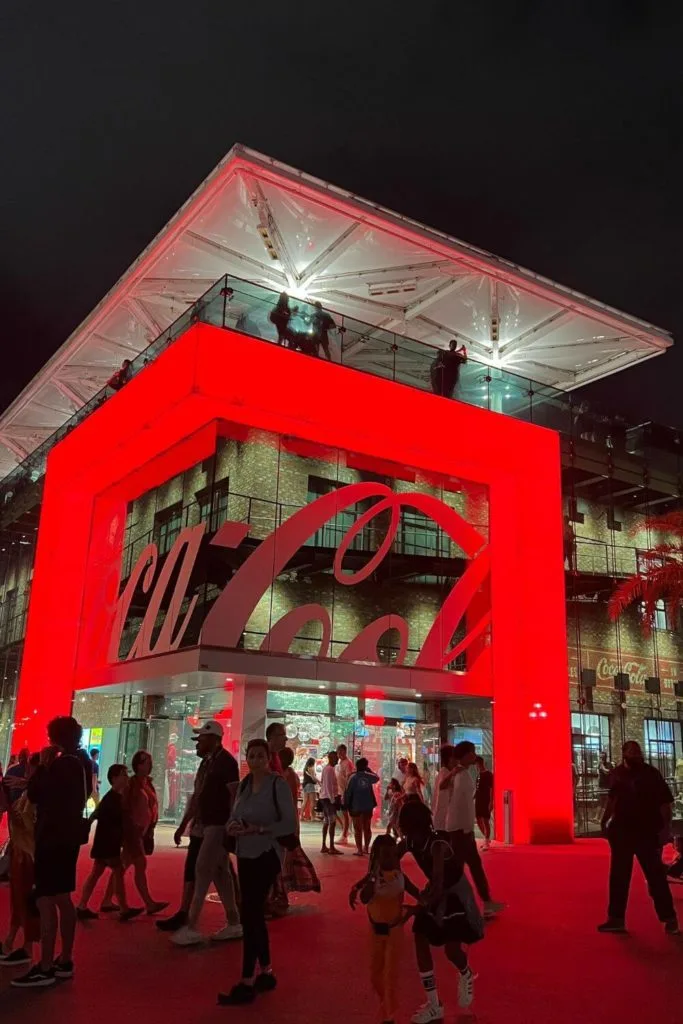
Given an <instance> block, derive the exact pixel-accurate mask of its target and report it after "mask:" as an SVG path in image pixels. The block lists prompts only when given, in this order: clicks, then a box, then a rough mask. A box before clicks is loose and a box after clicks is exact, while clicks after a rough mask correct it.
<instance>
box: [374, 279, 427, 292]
mask: <svg viewBox="0 0 683 1024" xmlns="http://www.w3.org/2000/svg"><path fill="white" fill-rule="evenodd" d="M414 291H417V281H382V282H380V283H378V284H369V285H368V293H369V294H370V295H400V294H401V293H402V292H414Z"/></svg>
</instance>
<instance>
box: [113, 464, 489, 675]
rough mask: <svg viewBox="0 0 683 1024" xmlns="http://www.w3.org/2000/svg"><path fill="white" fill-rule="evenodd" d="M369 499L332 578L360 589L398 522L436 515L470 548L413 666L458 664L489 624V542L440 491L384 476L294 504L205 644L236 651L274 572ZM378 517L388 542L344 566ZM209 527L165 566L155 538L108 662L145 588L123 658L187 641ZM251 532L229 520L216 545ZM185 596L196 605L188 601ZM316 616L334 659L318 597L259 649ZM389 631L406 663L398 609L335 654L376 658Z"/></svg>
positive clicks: (284, 647)
mask: <svg viewBox="0 0 683 1024" xmlns="http://www.w3.org/2000/svg"><path fill="white" fill-rule="evenodd" d="M368 501H373V502H374V503H373V504H372V505H371V506H370V507H369V508H367V509H366V511H364V512H362V513H361V514H360V515H358V517H357V518H356V519H355V521H354V522H353V523H352V525H351V526H350V527H349V528H348V529H347V530H346V532H345V534H344V536H343V537H342V539H341V543H340V544H339V546H338V548H337V550H336V552H335V555H334V562H333V567H332V572H333V577H334V580H335V581H336V583H338V584H340V585H341V586H344V587H354V586H356V585H358V584H360V583H362V582H363V581H364V580H367V579H368V578H369V577H372V576H373V574H374V573H375V572H376V571H377V570H378V569H379V567H380V565H381V564H382V562H383V561H384V559H385V558H387V557H388V556H389V555H390V553H391V552H392V546H393V545H394V542H395V538H396V534H397V531H398V528H399V525H400V523H401V512H402V509H404V508H410V509H411V510H417V512H419V513H420V514H421V515H423V516H425V517H427V518H428V519H430V520H432V521H433V522H434V523H435V524H437V526H438V528H440V529H441V530H442V531H443V533H444V535H445V536H446V537H448V538H450V540H451V541H453V542H454V543H455V544H457V546H458V547H459V548H460V549H461V550H462V551H464V552H465V555H466V557H467V560H468V564H467V567H466V569H465V571H464V572H463V574H462V575H461V576H460V578H459V579H458V580H456V582H455V584H454V585H453V587H452V588H451V590H450V592H449V593H448V594H447V596H446V598H445V599H444V601H443V603H442V605H441V608H440V609H439V610H438V612H437V613H436V615H435V617H434V621H433V623H432V625H431V627H430V628H429V630H428V632H427V635H426V637H425V639H424V641H423V643H422V644H421V646H420V649H419V652H418V653H417V655H416V657H415V659H414V662H413V665H414V667H415V668H420V669H435V670H437V671H442V670H448V669H452V668H453V667H454V662H455V660H456V658H457V657H458V656H459V655H461V654H462V653H463V652H465V651H466V650H467V649H468V648H469V647H470V646H471V645H472V644H473V642H474V641H480V644H481V641H482V638H483V636H484V634H485V633H486V632H487V630H488V628H489V626H490V623H491V610H490V602H489V600H488V580H489V573H490V553H489V547H488V543H487V541H486V538H485V537H483V536H482V535H481V534H480V533H479V532H478V531H477V530H476V529H475V528H474V527H473V526H472V525H471V524H469V523H468V522H466V520H465V519H463V517H462V516H461V515H460V514H459V513H458V512H457V511H456V510H455V509H453V508H451V507H450V506H449V505H446V504H445V503H444V502H443V501H441V500H440V499H439V498H436V497H434V496H432V495H429V494H421V493H418V492H410V493H395V492H394V491H392V490H391V489H390V488H389V487H388V486H386V485H385V484H380V483H355V484H349V485H347V486H345V487H341V488H339V489H338V490H335V491H333V492H332V493H329V494H325V495H322V496H321V497H320V498H318V499H317V500H315V501H312V502H311V503H310V504H308V505H306V506H304V507H303V508H301V509H299V510H298V511H296V512H295V513H294V514H293V515H291V516H290V517H289V518H288V519H287V520H286V521H285V522H283V523H282V525H280V526H279V527H278V528H277V529H275V530H274V531H273V532H272V533H271V534H270V535H269V536H268V537H267V538H266V539H265V540H263V541H262V542H261V543H260V544H259V545H258V547H256V549H255V550H254V551H253V552H252V553H251V554H249V555H248V556H247V558H246V559H245V561H244V562H243V563H242V565H241V566H240V567H239V569H237V571H236V572H235V573H234V575H233V576H232V578H231V579H230V580H229V582H228V583H227V585H226V586H225V587H224V589H223V590H222V592H221V593H220V594H219V596H218V597H217V598H216V599H215V601H214V603H213V605H212V606H211V607H210V609H209V610H208V612H207V614H206V618H205V620H204V622H203V625H202V630H201V637H200V643H202V644H204V645H206V646H208V647H221V648H227V649H235V648H238V647H239V646H240V643H241V640H242V637H243V634H244V632H245V630H246V629H247V625H248V622H249V618H250V616H251V615H252V614H253V612H254V610H255V608H256V607H257V605H258V603H259V601H260V600H261V599H262V598H263V596H264V595H265V594H266V592H267V591H268V588H269V587H271V585H272V584H273V582H274V581H275V580H276V579H277V577H278V576H279V575H280V574H281V573H282V572H283V571H285V569H286V567H287V565H288V563H289V562H290V560H291V559H292V558H293V557H294V556H295V555H296V553H297V552H298V551H299V549H300V548H301V547H302V545H304V544H305V543H306V542H307V541H308V540H309V539H310V538H311V537H313V536H314V534H315V533H316V532H317V531H318V530H320V529H321V528H322V527H323V526H324V525H325V524H326V523H328V522H329V521H330V520H332V519H334V518H335V517H336V516H338V515H339V513H341V512H344V511H345V510H349V509H350V510H353V509H356V508H357V505H358V503H359V502H364V503H367V502H368ZM379 515H382V516H383V517H385V518H386V519H388V525H387V527H386V532H385V533H384V536H383V537H382V539H381V541H379V542H378V543H377V547H376V550H371V551H368V552H367V555H368V557H367V560H366V561H365V562H364V564H363V565H362V567H361V568H359V569H357V570H356V571H352V572H349V571H346V570H345V569H344V557H345V555H346V554H347V552H348V551H349V550H350V549H351V547H352V545H353V542H354V540H355V539H356V538H357V537H358V536H359V534H361V532H362V531H363V529H364V528H365V527H367V525H368V523H370V522H371V521H372V520H373V519H375V517H376V516H379ZM205 532H206V523H204V522H202V523H198V524H197V525H196V526H188V527H186V528H185V529H183V530H182V531H181V533H180V534H179V536H178V537H177V539H176V541H175V543H174V545H173V547H172V548H171V550H170V551H169V552H168V555H167V556H166V560H165V562H164V564H163V567H162V568H161V570H160V571H159V572H157V569H158V566H159V552H158V549H157V546H156V544H154V543H150V544H148V545H147V546H146V547H145V548H144V550H143V551H142V552H141V554H140V556H139V558H138V560H137V562H136V564H135V566H134V568H133V570H132V572H131V574H130V577H129V579H128V581H127V583H126V586H125V587H124V590H123V592H122V593H121V595H120V597H119V600H118V605H117V609H116V616H115V618H114V622H113V628H112V632H111V639H110V644H109V650H108V661H109V662H110V663H112V662H115V661H118V660H119V657H120V655H119V651H120V646H121V636H122V633H123V630H124V627H125V625H126V621H127V618H128V616H129V612H130V609H131V604H132V601H133V598H134V595H135V594H136V593H138V594H139V592H140V591H142V594H143V595H145V597H146V596H147V595H149V597H148V600H147V604H146V608H145V612H144V615H143V618H142V623H141V625H140V627H139V630H138V632H137V634H136V636H135V638H134V640H133V643H132V645H131V647H130V650H129V651H128V654H127V655H126V659H125V660H132V659H135V658H141V657H147V656H149V655H158V654H166V653H168V652H170V651H175V650H177V649H178V648H179V647H180V646H181V644H182V643H183V638H184V637H185V634H186V631H187V628H188V625H189V622H190V620H191V617H192V615H193V613H194V612H195V609H196V606H197V602H198V595H196V594H195V595H192V596H190V595H188V594H187V588H188V584H189V582H190V578H191V576H192V571H193V569H194V567H195V564H196V561H197V556H198V554H199V550H200V546H201V542H202V538H203V537H204V534H205ZM248 532H249V526H248V525H247V524H245V523H239V522H226V523H223V525H222V526H221V527H220V528H219V529H218V531H217V532H216V534H215V535H214V537H213V538H212V539H211V541H210V543H211V544H212V545H215V546H217V547H222V548H229V549H235V548H238V547H239V545H240V544H241V543H242V541H243V540H244V539H245V537H246V536H247V534H248ZM378 592H380V593H381V591H378ZM384 593H385V594H390V591H389V590H384ZM475 595H479V597H478V599H477V601H476V602H475V603H476V611H473V606H472V602H473V599H474V597H475ZM482 595H483V597H484V599H483V600H482ZM187 598H189V603H188V604H187V606H186V607H185V608H184V604H185V601H186V599H187ZM183 608H184V610H183ZM162 609H165V611H163V610H162ZM160 620H161V624H160ZM463 620H464V621H465V627H464V631H463V630H460V634H461V636H460V638H459V639H458V641H457V642H456V643H453V638H454V635H455V633H456V630H458V627H459V626H460V624H461V623H462V622H463ZM311 622H317V623H319V624H320V627H321V637H320V640H319V641H318V644H319V646H318V650H317V652H316V656H317V657H319V658H329V657H330V650H331V639H332V621H331V617H330V614H329V612H328V610H327V609H326V608H325V607H324V606H323V605H322V604H318V603H304V604H301V605H299V606H298V607H296V608H294V609H291V610H289V611H287V612H285V614H283V615H282V616H281V617H280V618H279V619H278V620H277V621H276V622H274V623H273V624H272V625H271V626H270V629H269V630H268V632H267V633H266V635H265V637H264V638H263V641H262V643H261V646H260V650H261V651H266V652H271V653H280V654H287V653H289V652H290V648H291V646H292V643H293V641H294V640H295V638H296V637H297V636H298V635H300V633H301V630H302V628H303V627H304V626H305V625H306V624H307V623H311ZM388 630H395V631H396V632H397V634H398V637H399V643H398V651H397V655H396V658H395V659H394V660H393V661H392V664H393V665H395V666H401V665H404V664H405V663H406V654H407V651H408V649H409V648H410V647H411V644H410V626H409V623H408V622H407V621H406V619H405V618H404V617H403V616H401V615H398V614H393V613H389V614H383V615H380V616H378V617H377V618H375V619H374V620H373V621H372V622H370V623H369V624H368V625H366V626H364V628H362V629H361V630H360V632H358V633H357V635H356V636H355V637H354V638H353V639H352V640H351V641H350V642H349V643H348V644H347V645H346V647H345V649H344V650H343V651H342V653H341V654H340V655H339V657H338V660H339V661H344V662H363V663H366V664H367V663H370V664H376V663H379V662H380V657H379V654H378V649H377V648H378V645H379V642H380V640H381V638H382V637H383V636H384V635H385V634H386V633H387V631H388Z"/></svg>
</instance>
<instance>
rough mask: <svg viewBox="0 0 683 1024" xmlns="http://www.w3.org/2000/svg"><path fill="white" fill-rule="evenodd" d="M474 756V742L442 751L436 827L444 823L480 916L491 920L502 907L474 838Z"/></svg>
mask: <svg viewBox="0 0 683 1024" xmlns="http://www.w3.org/2000/svg"><path fill="white" fill-rule="evenodd" d="M476 757H477V754H476V750H475V747H474V743H470V741H469V740H462V742H460V743H457V744H456V745H455V746H454V747H452V748H451V749H450V751H446V753H445V758H446V763H445V768H446V771H445V772H443V770H442V772H440V773H439V774H440V776H441V781H440V782H439V783H438V789H439V791H440V792H439V803H438V811H439V820H438V826H439V829H440V830H441V829H442V828H443V823H444V821H445V829H444V831H445V832H446V833H447V835H448V840H449V842H450V844H451V848H452V850H453V853H454V854H455V857H456V859H457V860H458V862H459V863H460V864H461V865H465V864H467V866H468V867H469V869H470V874H471V875H472V881H473V882H474V885H475V888H476V890H477V892H478V893H479V896H480V897H481V900H482V902H483V904H484V917H493V916H494V915H495V914H497V913H498V912H499V911H501V910H503V909H504V908H505V904H504V903H498V902H497V901H496V900H494V899H492V897H491V891H490V889H489V883H488V879H487V877H486V872H485V871H484V865H483V864H482V862H481V857H480V856H479V850H478V849H477V841H476V838H475V835H474V825H475V785H474V779H473V778H472V776H471V774H470V771H469V769H470V768H471V767H472V765H473V764H474V763H475V761H476ZM444 797H445V798H446V803H445V807H444V808H443V810H442V807H443V805H442V803H441V801H442V800H443V799H444ZM443 815H445V817H444V816H443Z"/></svg>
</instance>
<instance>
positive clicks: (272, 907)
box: [266, 722, 289, 917]
mask: <svg viewBox="0 0 683 1024" xmlns="http://www.w3.org/2000/svg"><path fill="white" fill-rule="evenodd" d="M266 742H267V743H268V755H269V760H270V770H271V771H272V772H276V773H277V774H278V775H281V776H282V777H283V778H284V768H283V767H282V761H281V759H280V754H281V753H282V751H283V750H284V748H285V746H286V744H287V729H286V727H285V725H284V724H283V723H282V722H271V723H270V725H269V726H268V728H267V729H266ZM266 908H267V913H268V915H269V916H270V917H284V916H285V914H287V912H288V911H289V896H288V894H287V887H286V885H285V880H284V878H283V877H282V872H281V871H280V872H278V874H277V876H276V878H275V881H274V882H273V887H272V889H271V891H270V892H269V894H268V900H267V902H266Z"/></svg>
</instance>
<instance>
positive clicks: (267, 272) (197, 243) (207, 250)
mask: <svg viewBox="0 0 683 1024" xmlns="http://www.w3.org/2000/svg"><path fill="white" fill-rule="evenodd" d="M183 241H185V242H187V244H188V245H191V246H192V248H193V249H196V250H197V251H198V252H202V253H204V254H205V255H207V256H213V257H214V258H215V259H217V260H220V261H221V264H222V266H223V273H226V269H225V262H226V260H228V259H229V260H234V261H237V263H238V265H241V266H243V267H245V268H249V269H251V270H256V271H258V276H259V277H262V278H265V279H266V280H268V281H274V282H276V283H277V284H278V285H286V284H288V281H287V278H286V276H285V275H284V274H283V273H282V271H281V270H278V269H277V267H274V266H273V265H272V264H271V263H268V264H266V263H261V261H260V260H255V259H253V257H251V256H245V255H244V254H243V253H241V252H237V251H236V250H235V249H231V248H229V246H227V245H222V244H221V243H220V242H215V241H214V240H213V238H205V237H204V235H200V234H198V233H197V232H196V231H186V232H185V234H184V235H183ZM212 284H215V282H214V281H212V282H211V284H209V285H207V287H208V288H210V287H211V285H212ZM204 291H206V288H205V289H204Z"/></svg>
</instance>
